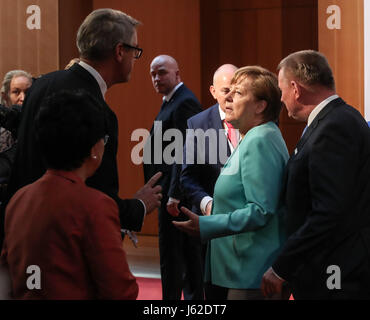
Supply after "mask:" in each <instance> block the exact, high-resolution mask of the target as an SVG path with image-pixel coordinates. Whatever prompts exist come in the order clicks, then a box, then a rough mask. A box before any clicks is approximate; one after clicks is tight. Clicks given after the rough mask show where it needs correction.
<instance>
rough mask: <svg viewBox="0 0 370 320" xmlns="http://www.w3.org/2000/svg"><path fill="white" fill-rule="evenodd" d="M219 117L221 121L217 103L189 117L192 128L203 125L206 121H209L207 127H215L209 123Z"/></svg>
mask: <svg viewBox="0 0 370 320" xmlns="http://www.w3.org/2000/svg"><path fill="white" fill-rule="evenodd" d="M217 117H218V118H217ZM217 119H218V120H219V121H221V118H220V113H219V112H218V104H215V105H213V106H212V107H209V108H208V109H206V110H204V111H202V112H199V113H197V114H196V115H194V116H192V117H191V118H189V120H188V124H191V127H192V128H199V127H203V124H204V123H207V127H213V126H209V125H208V123H209V122H214V121H217Z"/></svg>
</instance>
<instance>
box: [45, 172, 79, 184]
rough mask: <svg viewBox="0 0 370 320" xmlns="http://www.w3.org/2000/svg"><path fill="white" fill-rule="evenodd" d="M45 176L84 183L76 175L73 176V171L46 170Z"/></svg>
mask: <svg viewBox="0 0 370 320" xmlns="http://www.w3.org/2000/svg"><path fill="white" fill-rule="evenodd" d="M45 174H46V175H53V176H58V177H62V178H64V179H67V180H70V181H72V182H74V183H84V182H83V181H82V179H81V178H80V177H79V176H78V175H77V174H75V173H74V172H73V171H65V170H57V169H48V170H47V171H46V173H45Z"/></svg>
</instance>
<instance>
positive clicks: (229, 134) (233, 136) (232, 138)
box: [224, 120, 239, 149]
mask: <svg viewBox="0 0 370 320" xmlns="http://www.w3.org/2000/svg"><path fill="white" fill-rule="evenodd" d="M224 122H225V124H226V126H227V129H228V130H227V139H229V141H230V142H231V144H232V146H233V147H234V149H235V148H236V146H237V145H238V143H239V141H238V138H237V137H236V130H235V128H234V127H233V126H232V124H231V123H229V122H227V121H226V120H224Z"/></svg>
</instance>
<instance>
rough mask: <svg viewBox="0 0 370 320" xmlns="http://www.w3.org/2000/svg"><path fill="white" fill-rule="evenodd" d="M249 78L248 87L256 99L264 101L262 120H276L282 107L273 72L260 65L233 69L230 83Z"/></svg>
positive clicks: (279, 91)
mask: <svg viewBox="0 0 370 320" xmlns="http://www.w3.org/2000/svg"><path fill="white" fill-rule="evenodd" d="M246 78H248V79H250V80H251V82H250V89H251V91H252V93H253V95H254V97H255V98H256V99H257V100H264V101H266V103H267V105H266V108H265V110H264V111H263V118H264V121H266V122H268V121H275V122H276V121H277V120H278V119H279V115H280V111H281V108H282V102H281V90H280V88H279V86H278V80H277V77H276V75H275V74H274V73H272V72H271V71H269V70H267V69H265V68H262V67H260V66H246V67H242V68H239V69H238V70H236V71H235V74H234V77H233V79H232V80H231V84H232V85H234V84H236V83H241V82H242V81H244V80H245V79H246Z"/></svg>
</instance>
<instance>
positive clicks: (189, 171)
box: [180, 64, 237, 300]
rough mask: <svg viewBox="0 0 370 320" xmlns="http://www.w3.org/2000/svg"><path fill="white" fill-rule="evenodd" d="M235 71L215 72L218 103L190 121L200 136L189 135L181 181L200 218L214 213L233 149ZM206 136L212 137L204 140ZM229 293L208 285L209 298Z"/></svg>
mask: <svg viewBox="0 0 370 320" xmlns="http://www.w3.org/2000/svg"><path fill="white" fill-rule="evenodd" d="M236 70H237V67H235V66H234V65H231V64H225V65H222V66H220V67H219V68H218V69H217V70H216V72H215V73H214V76H213V84H212V85H211V86H210V92H211V94H212V96H213V97H214V98H215V100H216V101H217V103H216V104H215V105H213V106H212V107H210V108H208V109H207V110H204V111H203V112H201V113H198V114H197V115H195V116H193V117H191V118H190V119H189V120H188V128H189V129H191V130H197V132H198V133H200V136H199V135H197V136H196V134H195V131H194V132H193V131H189V132H188V134H187V136H186V144H185V147H184V159H185V160H184V164H183V166H182V172H181V178H180V181H181V186H182V188H183V190H184V193H185V196H186V198H187V200H188V201H189V203H190V204H191V210H192V211H193V212H195V213H197V214H198V215H209V214H210V213H211V208H212V197H213V190H214V186H215V184H216V180H217V178H218V176H219V174H220V171H221V168H222V167H223V165H224V164H225V162H226V160H227V158H228V157H229V156H230V154H231V151H232V150H233V149H234V146H233V145H232V143H231V142H230V141H228V139H227V133H226V130H228V127H227V126H225V124H224V121H225V120H224V119H225V107H226V95H227V94H228V93H229V92H230V82H231V79H232V77H233V75H234V73H235V71H236ZM199 130H201V131H199ZM207 130H208V132H207ZM231 130H232V129H231ZM207 133H208V134H209V137H210V138H207V139H205V136H206V135H207ZM198 140H199V141H198ZM187 153H189V154H187ZM205 250H206V248H204V247H203V254H202V255H203V256H204V254H205ZM202 260H204V258H203V259H202ZM203 269H204V268H203ZM227 290H228V289H227V288H221V287H217V286H213V285H211V284H206V285H205V296H206V299H207V300H213V299H221V300H222V299H226V297H227Z"/></svg>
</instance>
